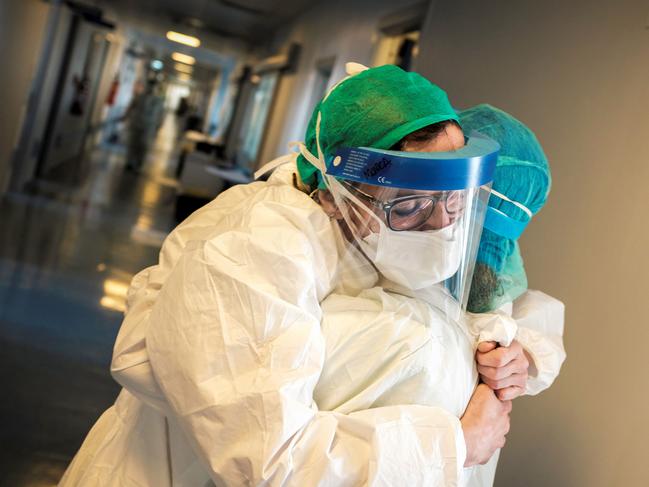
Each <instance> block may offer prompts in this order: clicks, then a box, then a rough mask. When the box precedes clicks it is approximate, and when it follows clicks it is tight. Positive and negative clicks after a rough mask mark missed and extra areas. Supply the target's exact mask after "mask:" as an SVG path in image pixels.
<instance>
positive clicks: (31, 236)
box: [0, 119, 175, 487]
mask: <svg viewBox="0 0 649 487" xmlns="http://www.w3.org/2000/svg"><path fill="white" fill-rule="evenodd" d="M174 141H175V134H174V124H173V119H167V120H166V121H165V124H164V125H163V128H162V129H161V131H160V133H159V135H158V139H157V140H156V144H155V146H154V147H153V148H152V150H151V151H150V153H149V157H148V160H147V163H146V165H145V166H144V170H143V174H141V175H134V174H130V173H124V171H123V159H124V157H123V151H121V152H122V153H120V151H115V150H108V149H106V148H104V149H97V150H95V151H94V153H93V154H92V156H91V157H92V160H91V163H90V176H89V177H88V178H87V179H86V181H85V182H84V184H83V185H82V186H81V187H71V186H69V185H65V184H59V183H53V182H49V183H43V184H39V186H38V190H37V191H36V192H35V194H33V195H24V194H10V195H7V196H6V197H5V199H4V200H2V202H0V350H1V352H0V382H1V383H2V384H3V389H2V390H3V391H4V392H5V394H4V397H3V399H2V400H1V401H0V485H3V486H5V485H6V486H12V487H23V486H34V487H36V486H38V487H43V486H51V485H56V483H57V482H58V479H59V477H60V476H61V475H62V473H63V471H64V469H65V468H66V466H67V464H68V463H69V461H70V459H71V458H72V456H73V455H74V453H75V452H76V451H77V449H78V448H79V446H80V444H81V442H82V441H83V439H84V437H85V435H86V434H87V432H88V430H89V429H90V427H91V426H92V424H93V423H94V421H95V420H96V419H97V417H98V416H99V415H100V414H101V413H102V412H103V411H104V410H105V409H106V408H107V407H108V406H110V405H111V404H112V402H113V401H114V399H115V397H116V395H117V393H118V391H119V387H118V386H117V384H116V383H115V382H114V381H113V380H112V378H111V377H110V373H109V364H110V357H111V352H112V346H113V342H114V340H115V336H116V334H117V331H118V329H119V325H120V323H121V319H122V310H123V308H124V298H125V294H126V290H127V288H128V284H129V282H130V279H131V278H132V276H133V275H134V274H135V273H137V272H138V271H140V270H141V269H143V268H144V267H147V266H149V265H152V264H154V263H155V262H156V261H157V256H158V251H159V247H160V244H161V240H162V238H164V236H165V235H166V234H167V233H168V232H169V231H170V230H171V228H173V226H174V224H175V223H174V221H173V206H174V199H175V188H174V182H173V180H171V179H170V175H171V174H173V171H174V165H175V157H174V154H173V142H174Z"/></svg>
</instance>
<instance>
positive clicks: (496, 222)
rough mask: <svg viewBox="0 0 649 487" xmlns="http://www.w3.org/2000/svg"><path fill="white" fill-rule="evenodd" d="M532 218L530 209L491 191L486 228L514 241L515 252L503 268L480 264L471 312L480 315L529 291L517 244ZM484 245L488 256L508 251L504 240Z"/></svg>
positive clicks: (476, 272)
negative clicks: (505, 249)
mask: <svg viewBox="0 0 649 487" xmlns="http://www.w3.org/2000/svg"><path fill="white" fill-rule="evenodd" d="M531 219H532V211H531V210H529V209H528V208H527V207H526V206H524V205H523V204H521V203H519V202H517V201H514V200H511V199H510V198H508V197H507V196H505V195H503V194H501V193H499V192H498V191H496V190H493V189H492V190H491V199H490V201H489V206H488V207H487V212H486V215H485V221H484V228H485V229H487V230H489V231H490V232H492V233H494V234H495V235H497V236H498V237H502V239H507V240H512V241H514V242H513V245H514V249H513V251H512V252H511V254H510V255H509V256H508V257H507V258H506V259H505V261H504V262H503V264H502V266H501V268H493V267H492V266H490V265H487V264H485V263H482V262H481V263H479V264H478V265H476V270H475V272H474V276H473V283H472V285H471V293H470V296H469V302H468V309H469V311H472V312H476V313H484V312H488V311H492V310H494V309H497V308H499V307H500V306H502V305H503V304H505V303H510V302H512V301H514V299H516V298H517V297H518V296H520V295H521V294H523V293H524V292H525V290H526V289H527V276H526V274H525V268H524V266H523V259H522V258H521V254H520V248H519V246H518V242H516V241H517V240H518V238H519V237H520V236H521V234H522V233H523V231H524V230H525V228H526V227H527V225H528V224H529V222H530V221H531ZM492 240H493V239H492ZM483 245H484V248H481V250H480V251H481V252H482V253H483V254H487V256H488V255H489V254H490V253H492V254H498V253H502V252H504V250H503V248H507V247H506V245H505V242H502V243H501V242H500V240H495V241H492V242H490V243H489V242H488V243H487V244H483ZM494 261H497V260H496V259H494Z"/></svg>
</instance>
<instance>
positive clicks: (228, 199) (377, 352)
mask: <svg viewBox="0 0 649 487" xmlns="http://www.w3.org/2000/svg"><path fill="white" fill-rule="evenodd" d="M348 74H349V76H348V77H347V78H345V79H344V80H342V81H341V82H339V83H338V84H337V85H335V86H334V87H333V88H332V89H331V90H330V91H329V93H328V94H327V96H326V97H325V98H324V99H323V101H322V102H321V103H319V104H318V106H317V107H316V109H315V111H314V115H313V117H312V118H311V121H310V122H309V124H308V128H307V131H306V137H305V141H304V144H302V145H300V154H299V155H298V154H297V153H292V154H289V155H287V156H284V157H282V158H280V159H278V160H276V161H273V162H271V163H270V166H271V167H273V166H274V167H275V170H274V172H273V173H272V175H271V176H270V177H269V178H268V180H267V181H256V182H253V183H250V184H246V185H238V186H235V187H232V188H230V189H229V190H227V191H225V192H224V193H222V194H221V195H219V196H218V197H217V198H216V199H215V200H213V201H212V202H210V203H209V204H207V205H206V206H204V207H203V208H201V209H199V210H198V211H196V212H195V213H194V214H192V215H191V216H190V217H189V218H187V219H186V220H185V221H184V222H182V223H181V224H180V225H179V226H178V227H177V228H176V229H174V231H173V232H172V233H171V234H170V235H169V236H168V237H167V239H166V240H165V242H164V244H163V246H162V249H161V251H160V258H159V262H158V264H157V265H155V266H152V267H149V268H147V269H144V270H142V271H141V272H140V273H138V274H137V275H136V276H135V277H134V278H133V281H132V283H131V287H130V289H129V292H128V296H127V311H126V313H125V316H124V321H123V323H122V326H121V328H120V331H119V334H118V337H117V340H116V343H115V347H114V354H113V360H112V363H111V373H112V375H113V377H114V378H115V380H116V381H117V382H118V383H120V384H121V385H122V386H123V389H122V391H121V393H120V395H119V396H118V398H117V401H116V403H115V405H114V406H113V407H111V408H110V409H108V410H107V411H106V412H105V413H104V414H103V415H102V416H101V417H100V418H99V419H98V421H97V423H96V424H95V426H94V427H93V428H92V429H91V431H90V432H89V434H88V436H87V438H86V440H85V442H84V443H83V445H82V447H81V449H80V451H79V453H78V454H77V455H76V456H75V458H74V460H73V462H72V463H71V464H70V466H69V467H68V469H67V471H66V473H65V475H64V477H63V478H62V479H61V482H60V484H59V485H60V486H62V487H70V486H87V485H107V486H108V485H115V486H117V485H124V484H127V483H128V484H133V485H135V484H137V485H141V486H160V485H178V486H193V485H212V484H215V485H269V486H274V485H277V486H279V485H305V486H308V485H332V486H334V485H378V484H381V485H413V486H414V485H436V486H442V485H465V482H464V479H465V478H466V477H467V475H470V474H471V472H472V471H474V470H478V471H479V470H480V465H478V464H479V463H483V462H486V461H487V460H488V459H489V458H490V457H492V455H493V453H494V452H495V451H496V450H497V449H498V448H499V447H501V446H502V445H503V444H504V441H505V434H506V432H507V430H508V428H509V412H510V410H511V402H509V401H506V400H505V401H501V400H500V399H499V398H498V397H497V396H496V394H495V393H494V392H493V390H492V389H491V388H490V387H489V386H488V385H485V384H480V385H477V386H476V384H477V382H478V372H477V368H476V363H475V358H474V351H475V347H474V345H473V343H472V342H471V340H470V339H469V337H468V335H467V333H465V332H464V331H463V330H462V328H461V323H460V322H452V323H451V322H449V321H447V320H446V317H447V315H446V314H445V313H443V312H442V311H440V309H442V308H443V306H441V307H439V308H438V307H436V306H433V305H432V304H429V303H428V302H425V301H422V300H420V299H418V298H417V297H416V296H414V295H413V293H411V292H410V291H412V290H413V289H415V288H417V289H419V288H418V286H419V285H420V284H421V283H422V282H423V283H427V282H428V281H430V278H431V276H434V277H435V279H434V284H432V285H431V287H432V288H434V289H435V290H436V294H435V295H436V296H437V297H440V299H441V301H442V302H443V303H444V304H448V305H449V307H452V305H454V304H456V301H454V299H455V297H454V296H451V295H450V293H448V292H447V290H446V287H445V285H443V284H442V283H446V282H448V281H449V278H450V277H451V276H453V277H455V274H456V273H457V272H458V269H459V268H463V267H461V266H464V265H465V262H466V261H468V260H469V256H470V255H469V254H467V253H461V252H459V250H458V249H460V247H459V246H457V245H456V244H457V242H463V245H464V244H466V241H465V240H463V239H462V238H460V237H459V236H462V237H464V236H465V235H468V234H469V233H471V232H473V231H475V230H476V229H479V228H480V226H481V223H480V222H475V221H474V220H472V218H473V217H474V215H476V214H478V213H479V212H478V208H477V207H475V206H471V205H474V204H476V203H475V202H480V201H486V197H487V196H488V194H485V192H486V191H487V189H486V188H487V187H488V185H483V184H482V183H476V186H475V187H473V186H471V187H469V188H465V186H462V184H465V183H466V180H467V178H466V177H465V176H466V174H465V173H464V172H462V171H455V170H454V171H451V172H454V173H457V174H456V176H457V175H458V174H459V176H461V177H459V178H456V179H457V181H456V184H458V185H460V186H459V188H460V189H458V187H455V186H453V187H451V188H450V189H449V188H445V189H444V190H443V191H431V190H430V187H429V188H424V189H421V188H420V187H419V186H418V185H417V183H419V182H420V181H417V180H415V181H413V180H412V179H413V178H412V177H411V175H412V173H411V172H410V171H411V170H412V171H415V169H419V170H421V169H422V168H424V169H426V168H428V166H425V164H428V163H430V164H436V165H439V167H448V162H447V159H448V157H449V154H450V155H451V156H453V155H458V157H459V156H462V157H459V159H461V160H463V161H465V160H468V159H470V158H472V159H471V160H477V161H480V164H473V165H471V164H469V165H466V168H467V169H466V171H465V172H466V173H467V174H469V171H474V172H471V173H470V175H471V176H472V177H473V179H471V181H474V182H475V181H487V180H488V181H490V180H491V179H487V177H489V178H491V176H492V175H493V164H495V157H496V154H497V149H496V148H497V144H496V143H495V142H493V141H492V140H488V139H485V138H481V137H476V138H472V137H469V138H465V137H464V133H463V131H462V129H461V128H460V124H459V123H458V120H459V117H458V115H457V114H456V112H455V111H454V110H453V108H452V106H451V104H450V102H449V100H448V98H447V96H446V94H445V93H444V91H443V90H442V89H441V88H439V87H437V86H436V85H434V84H432V83H431V82H430V81H428V80H426V79H425V78H424V77H422V76H420V75H418V74H416V73H408V72H405V71H403V70H401V69H399V68H397V67H394V66H381V67H378V68H370V69H367V68H364V67H362V66H359V65H353V64H350V65H348ZM465 144H466V145H465ZM495 147H496V148H495ZM350 148H351V149H350ZM357 149H358V150H357ZM389 149H392V150H393V152H395V153H396V154H394V155H395V158H394V160H395V161H397V160H398V161H402V162H403V163H404V165H403V166H400V165H398V164H397V163H396V162H394V163H393V162H392V159H389V158H388V156H386V155H385V152H381V151H385V150H389ZM345 150H346V151H347V152H344V151H345ZM341 151H343V152H344V154H343V152H341ZM437 153H439V154H438V155H437V156H436V154H437ZM341 154H342V155H341ZM417 154H418V155H417ZM466 154H469V155H470V157H469V156H466ZM465 156H466V157H465ZM343 157H347V158H348V159H347V161H346V162H345V163H341V161H342V158H343ZM444 157H446V159H444ZM453 160H455V159H453ZM349 161H351V162H353V164H351V166H353V165H354V164H356V165H357V166H359V167H361V170H359V171H358V172H357V173H355V172H354V168H353V167H351V166H348V165H346V164H347V162H349ZM368 161H370V162H368ZM404 161H405V162H404ZM370 163H371V164H370ZM492 163H493V164H492ZM364 164H365V165H364ZM368 164H369V165H368ZM343 166H344V168H345V170H346V171H347V172H343V171H342V168H343ZM430 167H431V168H432V167H433V166H430ZM435 167H437V166H435ZM462 167H464V166H462ZM329 169H331V171H332V173H335V176H330V175H329V174H328V170H329ZM400 169H403V170H400ZM451 169H457V167H455V168H451ZM488 170H491V173H489V172H488ZM323 171H324V172H325V174H323ZM336 171H339V172H338V173H336ZM481 171H482V172H481ZM262 172H263V171H262ZM434 172H435V171H428V172H426V171H424V172H420V173H417V174H418V175H419V176H418V177H420V179H422V180H426V181H428V179H431V178H432V179H433V180H434V181H437V182H439V181H442V182H444V183H445V184H446V183H448V181H447V178H446V176H447V175H446V174H443V173H442V172H443V171H442V172H440V173H439V174H430V173H434ZM350 174H351V175H352V176H353V175H354V174H356V175H358V174H361V175H364V177H365V176H366V177H372V178H375V179H376V180H377V181H379V183H380V184H384V185H385V186H384V187H385V188H386V189H385V191H386V192H387V193H390V194H391V195H392V196H390V197H387V196H386V198H385V199H383V198H381V194H379V193H378V192H376V191H374V190H372V189H371V188H368V186H372V185H371V184H360V183H359V184H357V185H348V186H345V187H344V188H343V189H342V191H347V193H345V197H346V198H349V201H353V202H354V203H353V204H349V205H348V206H347V207H342V206H341V205H340V200H336V199H334V198H333V196H335V191H332V188H333V187H334V186H335V185H336V184H338V183H337V181H338V180H339V179H340V180H341V181H342V180H345V178H346V177H350ZM379 178H380V179H379ZM415 179H417V178H415ZM458 181H459V182H458ZM397 182H405V183H408V184H409V186H408V184H406V185H405V186H399V187H398V188H397V189H395V188H394V187H392V186H390V185H393V186H394V184H396V183H397ZM340 186H343V183H342V182H341V183H340ZM483 186H484V187H483ZM403 188H405V190H406V194H405V195H404V194H400V193H399V191H401V190H402V189H403ZM372 191H374V192H372ZM387 193H386V194H387ZM332 195H333V196H332ZM469 196H470V197H469ZM483 197H484V198H483ZM482 206H484V205H482ZM368 208H369V209H368ZM364 212H365V213H364ZM368 212H369V213H368ZM341 213H345V214H344V215H342V216H341ZM370 213H371V214H370ZM343 217H345V218H346V219H345V220H343ZM350 221H351V222H352V223H350ZM363 222H365V223H367V222H370V223H368V224H367V225H365V226H364V227H363V225H362V223H363ZM462 222H465V223H466V222H469V223H470V225H469V224H468V223H467V224H466V225H465V226H464V227H461V226H460V225H461V224H462ZM351 225H355V226H356V230H358V229H359V228H364V229H365V230H366V232H365V233H362V232H360V231H357V232H356V233H355V234H354V236H353V238H352V237H350V235H351V233H353V232H351V233H350V231H351V228H350V226H351ZM377 229H379V230H377ZM458 229H459V230H458ZM460 230H461V231H460ZM377 232H378V233H377ZM478 233H479V232H478ZM359 241H360V243H359ZM465 247H466V248H468V244H467V245H465V246H464V247H462V248H461V250H464V248H465ZM472 248H473V247H472ZM377 249H378V250H377ZM370 251H374V254H372V257H373V258H370V257H368V254H369V253H370ZM422 256H423V257H425V262H426V265H427V266H424V267H423V268H421V269H419V268H417V264H418V263H420V262H423V261H422V260H421V258H422ZM373 259H374V260H373ZM390 266H392V267H390ZM399 266H400V267H399ZM404 269H407V270H408V272H405V273H404V272H402V271H404ZM399 272H401V274H399ZM409 274H412V275H409ZM386 276H389V277H390V278H391V279H395V280H396V279H397V278H403V281H402V283H404V284H409V285H411V287H412V289H405V290H404V291H403V292H402V293H398V292H393V291H390V290H389V289H388V288H387V284H385V282H386ZM426 279H428V281H427V280H426ZM333 297H336V299H333ZM359 303H360V304H362V305H367V308H361V309H357V308H358V304H359ZM449 303H450V304H449ZM453 309H455V308H453ZM372 313H373V314H374V315H376V316H378V321H375V325H376V326H375V327H374V328H373V330H375V331H376V332H377V334H373V333H371V330H370V329H369V328H361V329H358V328H354V327H357V326H358V325H359V324H361V323H363V319H362V318H363V316H367V315H368V314H372ZM335 317H336V318H340V319H339V320H338V322H339V323H342V324H343V325H344V326H343V327H342V328H341V329H334V328H331V327H330V326H329V325H330V324H331V319H332V318H335ZM351 329H356V330H358V333H356V334H354V336H353V337H351V340H349V341H347V342H346V348H344V350H343V349H341V348H338V349H337V350H333V351H332V348H331V347H334V349H335V347H336V346H337V344H338V345H340V344H342V343H343V341H342V340H341V339H340V340H339V338H341V337H342V335H338V334H337V331H344V330H351ZM387 330H390V331H387ZM431 338H432V339H431ZM330 351H331V353H330ZM338 366H339V368H338V370H340V371H341V372H340V373H336V374H333V375H327V374H326V371H327V370H333V368H335V367H338ZM396 384H401V385H402V387H401V392H399V393H397V392H396V391H395V390H394V387H395V386H396ZM404 394H405V395H404ZM469 485H471V484H469Z"/></svg>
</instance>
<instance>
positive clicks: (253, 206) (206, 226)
mask: <svg viewBox="0 0 649 487" xmlns="http://www.w3.org/2000/svg"><path fill="white" fill-rule="evenodd" d="M261 227H274V228H275V229H276V231H277V232H281V231H282V230H283V229H286V231H287V232H288V231H291V232H295V231H297V232H303V233H304V234H306V235H307V238H308V239H309V240H314V239H315V237H314V236H315V235H317V234H320V235H321V236H322V238H326V237H327V236H328V235H329V234H330V233H331V231H330V227H331V222H330V220H329V218H328V217H327V215H326V214H325V212H324V211H323V210H322V208H321V207H320V206H319V205H318V204H317V203H315V202H314V201H313V200H312V199H311V198H309V196H308V195H307V194H305V193H303V192H302V191H300V190H298V189H296V188H294V187H293V186H292V185H289V184H272V183H267V182H254V183H250V184H242V185H238V186H234V187H232V188H230V189H229V190H227V191H225V192H223V193H221V194H220V195H219V196H218V197H217V198H215V199H214V200H213V201H211V202H210V203H208V204H207V205H205V206H203V207H202V208H200V209H199V210H197V211H195V212H194V213H192V215H190V216H189V217H188V218H187V219H186V220H185V221H183V222H182V223H181V224H180V225H178V227H176V228H175V229H174V230H173V232H171V234H170V235H169V236H168V237H167V238H166V239H165V242H164V244H163V246H162V250H161V252H160V261H159V267H161V268H166V269H169V268H171V267H173V265H174V264H175V262H176V260H177V259H178V257H179V255H180V254H181V253H182V252H183V250H184V249H185V247H186V246H187V245H188V243H189V242H192V241H193V242H195V244H196V243H198V242H206V241H209V240H211V239H214V238H217V237H219V236H221V235H223V234H224V233H227V232H233V231H236V232H244V233H249V232H251V231H253V230H254V229H256V228H261ZM332 235H333V234H332ZM332 238H333V236H332Z"/></svg>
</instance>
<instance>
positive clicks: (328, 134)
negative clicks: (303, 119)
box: [297, 65, 459, 189]
mask: <svg viewBox="0 0 649 487" xmlns="http://www.w3.org/2000/svg"><path fill="white" fill-rule="evenodd" d="M361 69H362V68H361ZM319 114H320V126H321V127H322V130H321V131H320V134H319V135H320V137H319V143H320V150H321V151H322V152H323V155H324V156H325V159H329V158H331V157H332V156H333V155H334V154H335V152H336V149H338V148H339V147H341V146H347V147H361V146H366V147H373V148H376V149H390V148H392V147H393V146H395V145H396V144H398V143H399V142H400V141H401V140H402V139H404V138H405V137H406V136H409V135H410V134H413V132H417V131H418V130H420V129H424V128H426V127H429V126H435V125H437V124H439V125H438V126H439V127H444V126H447V125H450V126H454V127H455V128H458V129H459V125H457V120H458V116H457V114H456V113H455V111H454V110H453V108H452V107H451V104H450V103H449V100H448V97H447V96H446V93H445V92H444V91H443V90H442V89H441V88H439V87H438V86H436V85H434V84H433V83H431V82H430V81H428V80H427V79H426V78H424V77H423V76H421V75H420V74H418V73H410V72H406V71H403V70H402V69H401V68H398V67H396V66H392V65H385V66H380V67H377V68H372V69H367V70H362V71H360V72H358V73H357V74H355V75H354V76H351V77H349V78H346V79H344V80H343V81H341V82H340V83H339V84H338V85H337V86H336V87H335V89H333V90H331V91H330V93H329V94H328V96H326V97H325V98H324V99H323V100H322V101H321V102H320V103H318V105H317V106H316V107H315V109H314V111H313V116H312V117H311V120H310V121H309V126H308V128H307V131H306V137H305V145H306V148H307V149H308V151H309V152H310V153H311V154H316V155H317V154H318V142H317V137H316V135H317V134H316V132H317V131H316V129H317V125H318V115H319ZM458 132H459V131H458ZM297 167H298V171H299V174H300V177H301V178H302V181H303V182H304V183H305V184H307V185H308V186H311V187H315V186H317V187H319V188H320V189H325V188H326V186H325V185H324V182H323V179H322V174H321V173H320V171H319V170H318V169H317V168H316V167H315V166H313V165H312V164H311V163H309V162H308V161H307V160H306V158H305V157H304V156H302V155H300V156H299V157H298V160H297Z"/></svg>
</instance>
